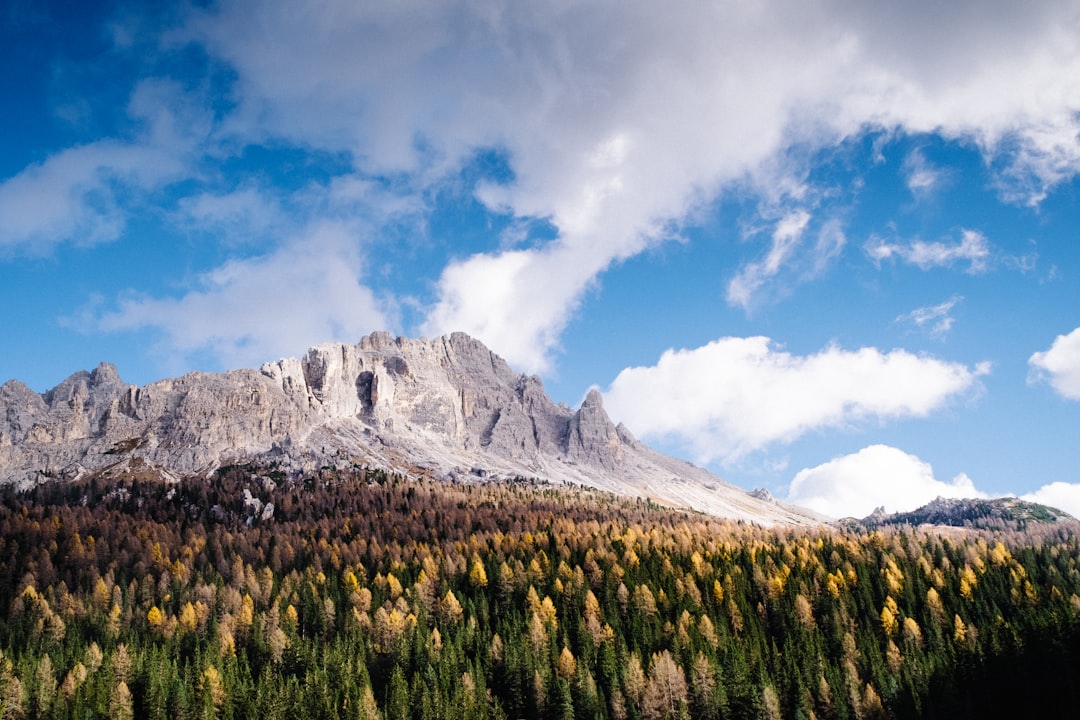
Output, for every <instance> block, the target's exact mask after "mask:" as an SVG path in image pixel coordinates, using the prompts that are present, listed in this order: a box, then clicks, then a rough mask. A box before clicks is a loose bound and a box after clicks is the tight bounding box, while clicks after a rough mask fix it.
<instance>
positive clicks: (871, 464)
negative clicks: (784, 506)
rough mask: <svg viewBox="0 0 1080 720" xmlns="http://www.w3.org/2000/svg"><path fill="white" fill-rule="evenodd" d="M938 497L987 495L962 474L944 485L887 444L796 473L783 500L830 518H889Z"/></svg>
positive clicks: (919, 462) (925, 467)
mask: <svg viewBox="0 0 1080 720" xmlns="http://www.w3.org/2000/svg"><path fill="white" fill-rule="evenodd" d="M938 497H951V498H970V497H986V495H985V494H984V493H982V492H979V491H978V490H976V489H975V485H974V483H973V482H972V481H971V478H969V477H968V476H967V475H964V474H963V473H961V474H960V475H957V476H956V477H955V478H953V480H952V482H943V481H941V480H938V479H936V478H935V477H934V471H933V469H932V468H931V467H930V464H929V463H926V462H923V461H922V460H920V459H919V458H918V457H916V456H914V455H909V454H908V453H906V452H904V451H903V450H898V449H897V448H894V447H889V446H888V445H870V446H869V447H865V448H863V449H862V450H860V451H859V452H857V453H854V454H852V455H844V456H843V457H839V458H835V459H833V460H830V461H829V462H827V463H824V464H822V465H818V466H817V467H812V468H807V469H805V470H800V471H799V472H798V473H797V474H796V475H795V479H794V480H792V481H791V487H790V489H789V491H788V496H787V500H788V502H792V503H795V504H796V505H802V506H803V507H807V508H810V509H812V510H816V511H818V512H820V513H823V514H825V515H829V516H831V517H837V518H839V517H857V518H863V517H866V516H867V515H869V514H870V513H872V512H873V511H874V510H875V509H876V508H879V507H884V508H885V510H886V512H890V513H894V512H909V511H911V510H915V509H917V508H919V507H922V506H923V505H925V504H926V503H928V502H930V501H932V500H934V499H935V498H938Z"/></svg>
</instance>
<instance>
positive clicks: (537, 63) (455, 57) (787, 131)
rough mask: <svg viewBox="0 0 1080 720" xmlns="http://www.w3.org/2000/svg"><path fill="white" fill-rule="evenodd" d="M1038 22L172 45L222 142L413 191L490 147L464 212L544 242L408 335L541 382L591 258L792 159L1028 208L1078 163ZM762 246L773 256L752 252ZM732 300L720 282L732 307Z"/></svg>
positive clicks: (380, 28)
mask: <svg viewBox="0 0 1080 720" xmlns="http://www.w3.org/2000/svg"><path fill="white" fill-rule="evenodd" d="M1060 10H1061V6H1060V4H1059V3H1056V2H1053V1H1052V0H1046V1H1045V2H1041V3H1026V4H1024V6H1023V8H1020V7H1017V6H1015V5H1014V4H1010V3H1005V2H1000V3H998V2H995V3H992V5H991V6H987V5H985V4H983V3H979V4H977V5H976V4H975V3H974V2H973V0H969V1H968V2H960V3H948V4H946V5H944V6H943V5H940V4H937V5H932V6H931V5H926V4H922V3H914V4H913V3H907V2H890V3H885V4H880V3H879V4H875V5H874V6H873V7H870V6H865V7H864V6H862V5H859V4H855V5H852V4H850V3H846V2H839V1H837V2H826V3H824V4H821V3H817V4H813V5H796V6H793V5H791V4H789V3H771V2H765V3H754V4H750V5H745V4H721V5H716V4H715V3H697V2H685V3H677V4H675V5H673V6H668V5H665V6H660V5H656V4H655V3H648V2H637V3H635V2H631V3H618V4H613V3H607V2H599V3H574V2H571V3H557V4H550V3H539V4H537V3H518V2H498V1H496V2H492V3H481V4H477V3H471V2H465V1H464V0H462V1H460V2H455V1H451V2H440V3H429V2H422V1H419V0H417V1H415V2H401V3H392V4H372V3H355V2H350V1H347V0H327V1H326V2H321V3H318V5H317V6H306V5H303V4H297V3H288V4H273V5H270V6H267V5H266V4H263V3H254V2H251V0H224V1H223V2H221V3H218V4H216V5H214V6H213V7H212V9H209V10H199V11H193V14H192V16H191V20H190V22H189V24H188V26H187V27H186V29H185V32H186V38H187V39H191V40H194V41H196V42H199V43H202V44H203V45H204V46H205V47H206V48H207V49H208V50H209V51H210V53H211V54H212V55H213V56H214V57H216V58H218V59H221V60H223V61H225V62H226V63H228V64H229V65H230V66H231V67H232V68H233V69H234V70H235V72H236V85H235V93H234V97H235V99H236V107H235V109H234V111H233V112H231V113H230V114H229V116H228V118H226V121H225V122H224V124H223V128H222V132H223V134H225V135H228V134H232V135H233V136H235V137H237V138H241V139H243V140H244V141H259V140H260V139H264V138H284V139H286V140H287V141H291V142H295V143H297V144H300V145H302V146H305V147H319V148H325V149H329V150H331V151H335V152H338V151H342V150H344V151H346V152H348V153H349V154H350V155H351V157H352V158H353V159H354V162H355V164H356V165H357V167H358V168H359V169H361V170H363V171H365V172H371V173H377V174H394V173H404V174H406V175H408V176H409V177H410V178H412V179H413V181H414V182H415V183H416V186H417V187H421V188H422V187H424V186H425V185H430V183H433V182H437V181H438V180H439V178H442V177H444V176H445V175H446V174H447V173H448V172H454V171H455V170H456V169H457V168H459V167H460V166H461V164H462V163H463V162H467V160H468V158H470V157H472V156H473V155H474V154H475V153H476V152H477V151H478V150H482V149H490V148H497V149H499V150H500V151H504V152H505V154H506V157H507V158H508V161H509V164H510V166H511V169H512V179H511V180H509V181H507V182H505V183H503V184H494V185H490V186H486V187H484V188H483V189H482V191H481V192H480V197H481V198H482V199H483V201H484V202H486V203H488V204H489V206H490V207H492V208H495V209H498V210H500V211H504V212H507V213H509V214H511V215H512V216H514V217H515V218H541V219H545V220H547V221H549V222H550V223H551V225H552V226H553V227H554V228H556V229H557V231H558V236H557V237H556V238H555V239H554V240H552V241H550V244H548V245H544V246H542V247H539V248H536V249H534V250H533V251H529V252H522V253H518V252H507V251H506V250H505V249H499V250H492V251H491V252H490V253H486V254H483V255H474V256H470V257H467V258H461V259H459V260H458V261H457V262H454V263H453V264H451V265H450V266H449V267H447V268H446V270H445V272H444V273H443V275H442V276H441V278H440V279H439V280H438V282H437V283H436V285H435V290H436V293H437V297H436V301H435V303H434V304H433V305H432V307H431V311H430V315H429V318H428V321H427V323H426V326H425V328H424V329H425V331H426V332H429V333H430V332H441V331H444V330H449V329H467V330H470V331H472V332H476V333H477V334H478V335H479V336H480V337H481V338H482V339H483V340H485V341H486V342H488V343H489V344H490V345H491V346H492V347H493V348H495V349H496V350H497V351H499V352H500V353H503V354H504V355H506V356H507V357H508V358H510V359H512V360H513V361H515V362H516V363H518V364H520V365H522V366H524V367H530V368H541V367H545V366H546V365H547V364H548V363H549V362H550V355H551V353H552V352H553V350H554V349H555V348H556V347H557V344H558V339H559V337H560V334H561V331H562V330H563V328H564V327H565V325H566V323H567V322H568V319H569V317H570V316H571V315H572V313H573V311H574V309H575V308H576V307H577V306H578V305H579V304H580V302H581V299H582V297H583V294H584V293H585V292H587V291H588V289H589V288H590V287H593V286H594V285H595V283H596V281H597V278H598V277H600V275H601V274H602V273H604V272H605V271H606V270H607V269H608V268H610V267H611V266H612V264H614V263H617V262H619V261H620V260H621V259H624V258H627V257H630V256H632V255H634V254H636V253H639V252H641V251H642V250H643V249H646V248H648V247H650V246H652V245H655V244H656V243H659V242H663V241H665V240H666V239H668V238H670V237H671V236H672V235H673V234H674V233H673V232H671V229H672V224H673V223H674V224H677V223H678V222H679V221H680V220H682V219H683V218H685V217H686V216H687V214H688V213H689V212H690V211H691V210H693V209H695V208H696V207H698V206H699V205H700V204H701V203H703V202H708V201H709V200H711V199H712V198H713V197H715V195H716V194H717V192H719V191H720V190H721V189H722V188H724V187H728V186H730V184H731V183H733V182H739V183H745V182H747V181H748V180H749V183H750V184H751V185H755V184H756V186H757V187H759V188H765V187H767V186H771V183H773V182H775V181H783V180H786V179H789V178H792V177H800V176H802V175H803V171H804V170H805V168H802V167H797V166H795V167H793V166H792V163H794V164H795V165H798V164H799V163H800V162H803V161H797V160H792V159H791V158H789V157H788V156H787V155H786V154H785V152H786V149H787V148H790V147H792V146H793V145H798V146H800V147H804V148H806V149H807V150H808V151H809V152H807V153H805V157H812V156H813V155H814V153H815V152H816V151H818V150H821V149H824V148H828V147H830V146H832V145H834V144H835V143H837V142H838V141H839V140H840V139H841V138H844V137H851V136H857V135H859V134H860V133H863V132H865V131H866V130H867V129H878V128H884V129H887V130H899V131H901V132H908V133H922V132H934V133H939V134H941V135H943V136H945V137H947V138H960V139H962V140H964V141H966V142H969V143H972V144H974V145H976V146H978V147H979V148H981V149H982V151H983V152H984V153H985V154H986V156H987V157H988V158H991V159H994V160H995V164H994V167H995V168H999V169H1000V177H1001V182H1002V188H1003V189H1002V192H1003V193H1005V192H1012V193H1016V194H1018V196H1023V197H1026V198H1031V199H1032V201H1033V202H1037V199H1038V198H1039V197H1041V196H1042V195H1044V194H1045V193H1046V192H1047V191H1048V189H1049V188H1052V187H1053V186H1054V185H1055V184H1056V183H1059V182H1062V181H1063V180H1064V179H1066V178H1068V177H1071V176H1072V175H1074V174H1075V173H1076V172H1077V170H1078V169H1080V143H1078V141H1077V139H1076V132H1077V129H1078V128H1080V119H1078V117H1077V110H1078V109H1080V88H1078V86H1077V85H1076V83H1075V82H1073V81H1072V78H1074V77H1076V76H1078V75H1080V42H1077V32H1078V30H1077V27H1076V25H1075V23H1069V22H1062V21H1061V18H1060V17H1059V16H1060ZM252 18H257V21H252ZM928 18H931V19H928ZM313 79H317V81H313ZM912 177H913V179H914V180H915V181H917V184H918V183H921V182H922V180H920V179H919V178H918V177H916V176H912ZM923 177H925V176H923ZM780 185H781V186H783V185H784V184H783V182H780ZM833 237H834V238H835V235H834V236H833ZM967 242H969V243H971V242H974V241H973V240H969V241H967ZM939 245H940V244H937V245H935V244H927V245H926V246H925V247H922V246H920V247H917V248H913V249H908V250H907V252H908V253H909V254H911V257H912V258H920V257H925V259H922V260H918V259H912V260H910V261H911V262H920V263H926V264H933V263H935V262H959V261H961V260H963V261H965V262H967V263H969V265H970V267H971V270H972V271H978V269H979V262H981V261H980V260H979V259H978V258H976V257H971V256H970V255H965V253H966V252H967V250H966V249H962V250H961V251H960V255H954V256H952V257H953V259H951V260H949V259H947V258H948V257H949V249H948V247H946V246H940V247H939ZM783 251H784V248H782V247H780V246H778V245H777V242H776V239H775V238H774V240H773V248H772V249H771V250H770V251H769V255H770V256H772V255H773V254H774V253H781V254H782V253H783ZM942 251H944V255H945V258H946V259H942ZM902 254H903V253H901V255H902ZM935 257H937V258H938V259H934V258H935ZM772 259H773V260H782V258H775V257H774V258H772ZM493 273H512V274H514V276H515V277H517V278H518V279H519V280H521V282H518V283H515V284H509V283H507V282H506V280H505V277H493V275H492V274H493ZM740 277H741V282H742V283H743V285H744V286H745V287H747V288H751V287H752V286H753V285H754V284H755V283H759V282H762V283H763V282H766V281H769V280H770V278H773V277H776V275H770V258H769V257H766V259H765V260H763V261H762V262H761V263H760V264H759V265H755V266H750V267H748V268H746V269H745V270H744V272H743V273H742V274H741V276H740ZM745 294H746V293H745V291H741V290H740V289H739V287H738V285H737V286H736V287H735V293H734V297H735V298H736V302H739V300H738V299H737V298H739V297H743V296H744V295H745ZM493 299H497V300H498V302H497V303H495V304H492V303H491V302H490V301H491V300H493ZM537 306H543V307H537ZM523 309H525V310H527V311H528V312H525V313H522V310H523Z"/></svg>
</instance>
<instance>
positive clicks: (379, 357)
mask: <svg viewBox="0 0 1080 720" xmlns="http://www.w3.org/2000/svg"><path fill="white" fill-rule="evenodd" d="M0 410H2V413H0V482H5V483H18V484H21V485H32V484H34V483H37V482H41V481H44V480H49V479H61V480H64V479H68V480H70V479H76V478H80V477H86V476H88V475H90V474H104V475H110V476H116V475H121V474H126V475H144V474H148V475H154V474H156V475H164V476H167V477H168V476H173V477H175V476H183V475H198V474H209V473H211V472H213V471H214V470H216V469H217V468H219V467H220V466H222V465H226V464H233V463H247V462H254V463H274V464H277V465H278V466H280V467H282V468H283V469H285V470H286V471H297V472H302V471H304V470H311V469H314V468H318V467H324V466H327V465H329V466H335V467H343V466H350V467H351V466H373V467H379V468H383V469H386V470H391V471H398V472H404V473H407V474H425V475H429V476H433V477H439V478H449V479H455V478H456V479H466V478H473V479H478V478H487V477H496V478H497V477H516V476H521V477H528V478H539V479H543V480H550V481H553V482H569V483H578V484H583V485H587V486H591V487H595V488H599V489H602V490H608V491H611V492H615V493H618V494H621V495H632V496H638V497H643V498H648V499H652V500H655V501H657V502H659V503H663V504H667V505H673V506H677V507H687V508H692V509H695V510H700V511H704V512H709V513H712V514H716V515H720V516H724V517H731V518H737V519H743V520H750V521H755V522H761V523H765V524H776V523H809V522H817V520H818V519H817V518H815V517H813V516H811V515H809V514H807V513H804V512H802V511H800V510H798V509H796V508H791V507H787V506H783V505H781V504H778V503H776V502H770V501H768V500H762V499H759V498H757V497H753V496H751V495H749V494H748V493H746V492H744V491H742V490H741V489H739V488H736V487H734V486H732V485H729V484H727V483H725V482H723V481H721V480H720V479H719V478H717V477H716V476H714V475H712V474H711V473H709V472H707V471H705V470H703V469H701V468H698V467H695V466H693V465H691V464H689V463H686V462H683V461H680V460H676V459H674V458H671V457H668V456H666V455H662V454H660V453H657V452H655V451H653V450H651V449H650V448H648V447H646V446H645V445H644V444H642V443H640V442H638V441H637V440H636V439H635V438H634V436H633V435H632V434H631V433H630V431H629V430H627V429H626V428H625V427H623V426H622V425H618V426H616V425H615V424H613V423H612V421H611V420H610V418H609V417H608V416H607V413H606V412H604V407H603V400H602V397H601V395H600V393H599V392H597V391H596V390H591V391H589V393H588V395H587V396H586V397H585V400H584V402H582V404H581V407H579V408H578V409H577V410H576V411H574V410H571V409H570V408H569V407H567V406H566V405H562V404H556V403H554V402H552V400H551V399H550V398H549V397H548V395H547V393H546V392H545V391H544V388H543V385H542V383H541V382H540V379H539V378H537V377H535V376H526V375H522V374H518V373H515V372H514V371H513V370H511V369H510V367H509V366H508V365H507V364H506V362H505V361H504V360H503V359H502V358H500V357H499V356H497V355H495V354H494V353H493V352H491V351H490V350H488V349H487V348H486V347H485V346H484V345H483V344H482V343H480V342H479V341H477V340H475V339H473V338H471V337H469V336H468V335H465V334H463V333H454V334H452V335H448V336H444V337H440V338H436V339H434V340H426V339H409V338H403V337H397V338H395V337H392V336H391V335H390V334H389V333H374V334H372V335H369V336H367V337H365V338H363V339H362V340H361V341H360V342H359V343H358V344H356V345H349V344H342V343H329V344H324V345H319V346H316V347H313V348H311V349H310V350H309V351H308V352H307V354H306V355H305V356H304V358H303V359H299V360H298V359H284V360H279V361H277V362H273V363H266V364H264V365H263V366H262V367H261V368H260V369H259V370H233V371H229V372H225V373H199V372H196V373H190V374H188V375H184V376H183V377H179V378H174V379H168V380H161V381H159V382H155V383H151V384H149V385H146V386H144V387H137V386H134V385H128V384H126V383H124V382H123V381H122V380H121V379H120V377H119V375H118V373H117V371H116V368H115V367H113V366H112V365H108V364H102V365H100V366H99V367H98V368H97V369H95V370H94V371H93V372H85V371H83V372H78V373H75V374H74V375H72V376H71V377H69V378H67V379H66V380H64V382H62V383H60V384H59V385H57V386H56V387H55V388H53V389H51V390H49V391H47V392H45V393H43V394H38V393H35V392H33V391H32V390H30V389H29V388H27V387H26V386H25V385H23V384H22V383H20V382H18V381H14V380H13V381H10V382H8V383H6V384H5V385H3V386H2V387H0Z"/></svg>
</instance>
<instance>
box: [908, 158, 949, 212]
mask: <svg viewBox="0 0 1080 720" xmlns="http://www.w3.org/2000/svg"><path fill="white" fill-rule="evenodd" d="M903 172H904V177H905V180H906V182H907V186H908V190H909V191H910V192H911V194H912V195H913V196H914V197H915V198H916V199H918V200H923V199H926V198H928V197H930V196H932V195H933V194H934V192H935V191H936V190H938V189H939V188H940V187H941V185H942V183H943V182H944V181H945V180H946V179H947V177H948V173H947V172H946V171H945V170H942V169H941V168H939V167H936V166H934V165H933V164H931V163H930V161H928V160H927V159H926V155H925V154H924V153H923V151H922V150H920V149H915V150H912V151H911V152H910V153H908V156H907V157H906V158H904V165H903Z"/></svg>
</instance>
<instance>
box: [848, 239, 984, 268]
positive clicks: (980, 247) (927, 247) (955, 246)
mask: <svg viewBox="0 0 1080 720" xmlns="http://www.w3.org/2000/svg"><path fill="white" fill-rule="evenodd" d="M865 250H866V254H867V255H869V256H870V259H871V260H873V261H874V262H875V263H878V264H879V265H880V264H881V262H882V261H883V260H892V259H894V258H895V259H899V260H903V261H904V262H908V263H911V264H912V265H918V266H919V268H920V269H922V270H930V269H932V268H938V267H951V266H953V265H955V264H956V263H958V262H959V263H964V262H966V263H967V264H968V267H967V272H968V273H971V274H973V275H975V274H978V273H982V272H986V269H987V265H988V262H989V260H990V243H989V242H987V240H986V236H984V235H983V234H982V233H980V232H979V231H977V230H964V231H963V232H962V233H961V238H960V241H959V242H955V243H947V242H925V241H923V240H913V241H912V242H910V243H906V244H901V243H889V242H886V241H885V240H883V239H881V238H873V239H871V240H870V241H869V242H868V243H867V244H866V246H865Z"/></svg>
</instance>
